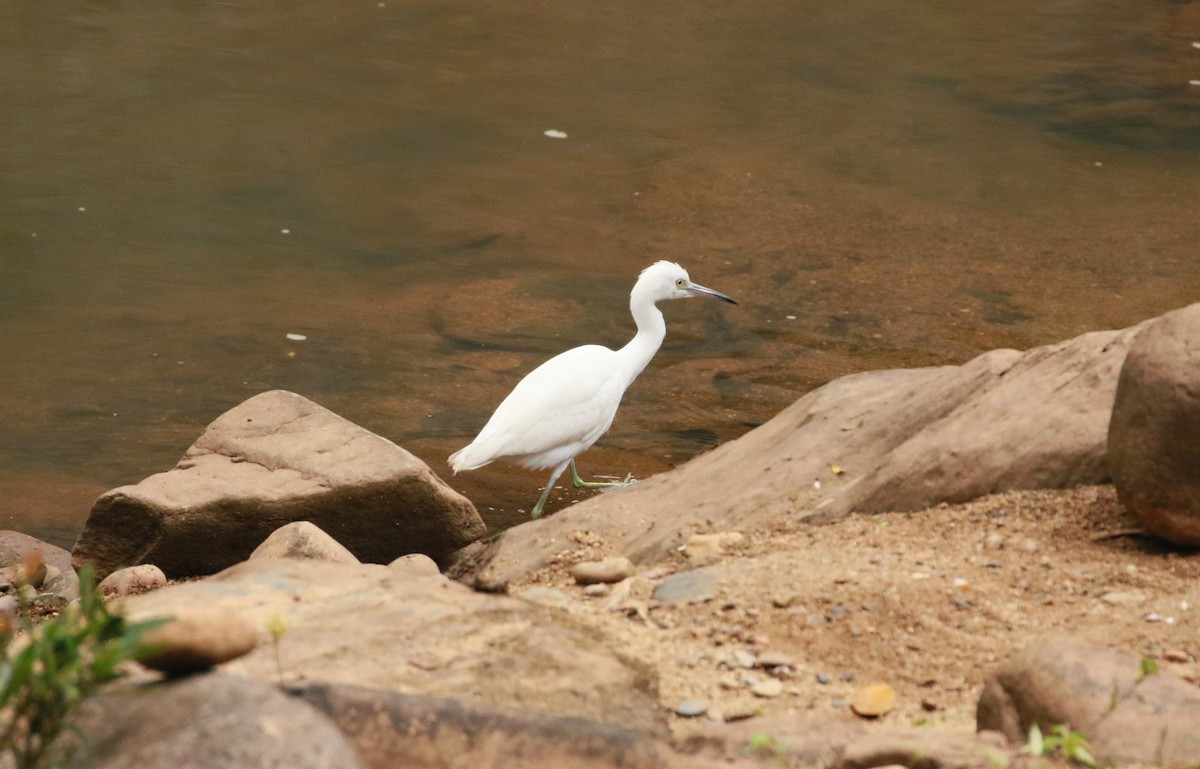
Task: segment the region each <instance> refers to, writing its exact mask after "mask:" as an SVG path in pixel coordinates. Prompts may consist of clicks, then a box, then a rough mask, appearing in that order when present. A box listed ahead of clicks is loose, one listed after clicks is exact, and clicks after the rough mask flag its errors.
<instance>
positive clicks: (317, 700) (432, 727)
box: [293, 684, 731, 769]
mask: <svg viewBox="0 0 1200 769" xmlns="http://www.w3.org/2000/svg"><path fill="white" fill-rule="evenodd" d="M293 693H294V694H296V695H297V696H299V697H302V698H303V699H305V700H306V701H308V702H309V703H311V704H312V705H314V706H315V707H317V708H318V709H319V710H321V711H322V712H324V713H325V714H326V715H328V716H329V718H330V719H332V720H333V722H334V723H336V724H337V725H338V726H339V727H340V728H341V729H342V731H343V732H345V734H346V735H347V736H348V737H349V738H350V741H351V742H352V743H353V744H354V746H355V747H356V748H358V751H359V754H360V755H361V756H362V757H363V760H364V761H365V762H366V763H367V765H368V766H370V767H371V769H393V767H401V766H403V767H422V769H454V768H455V767H466V766H486V767H489V768H490V769H559V768H560V767H567V766H569V767H572V769H618V768H619V769H670V768H671V767H678V769H684V768H685V767H687V769H699V767H707V766H713V767H715V766H721V767H724V768H725V769H729V768H730V766H731V765H730V764H728V763H726V762H725V761H721V762H719V763H718V762H716V761H713V762H711V763H710V762H709V761H707V760H705V759H697V758H696V757H692V756H689V757H686V758H685V757H683V756H679V755H677V754H675V753H674V752H673V751H671V750H670V749H669V748H668V747H667V746H666V745H665V744H664V743H662V742H661V741H659V740H658V739H656V738H654V737H651V736H650V735H647V734H645V733H643V732H639V731H634V730H632V729H626V728H622V727H618V726H611V725H608V724H601V723H597V722H595V721H587V720H584V719H581V718H564V717H562V716H557V715H551V714H547V713H536V712H529V711H521V710H515V709H513V708H501V707H494V706H488V705H480V704H478V703H472V702H464V701H461V700H447V699H441V698H437V697H427V696H421V695H414V694H402V693H398V692H388V691H381V690H379V689H366V688H362V687H357V686H340V685H330V684H321V685H316V686H312V685H310V686H304V687H300V688H298V689H295V690H293Z"/></svg>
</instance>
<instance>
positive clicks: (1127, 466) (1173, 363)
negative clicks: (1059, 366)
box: [1108, 304, 1200, 547]
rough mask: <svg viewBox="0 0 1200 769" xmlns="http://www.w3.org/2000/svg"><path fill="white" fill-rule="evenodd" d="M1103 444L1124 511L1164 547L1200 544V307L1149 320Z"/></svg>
mask: <svg viewBox="0 0 1200 769" xmlns="http://www.w3.org/2000/svg"><path fill="white" fill-rule="evenodd" d="M1108 445H1109V449H1108V462H1109V467H1110V468H1111V470H1112V480H1113V485H1114V486H1116V488H1117V495H1118V496H1119V497H1120V499H1121V502H1122V503H1123V504H1124V505H1125V507H1126V508H1128V510H1129V511H1130V512H1131V513H1133V515H1134V516H1135V517H1137V519H1138V520H1139V521H1140V522H1141V524H1142V525H1143V526H1145V527H1146V528H1147V529H1148V530H1149V531H1151V532H1153V533H1154V534H1156V535H1158V536H1159V537H1162V538H1163V539H1165V540H1167V541H1168V542H1171V543H1173V544H1176V545H1183V546H1186V547H1198V546H1200V472H1197V468H1200V304H1193V305H1191V306H1189V307H1185V308H1183V309H1181V310H1176V311H1174V312H1169V313H1167V314H1166V315H1163V316H1162V317H1160V318H1157V319H1155V320H1154V321H1152V322H1150V323H1149V324H1148V325H1147V326H1146V327H1145V328H1144V329H1142V331H1141V333H1139V334H1138V335H1137V338H1136V339H1135V340H1134V341H1133V344H1132V345H1130V348H1129V354H1128V355H1127V356H1126V357H1125V365H1124V366H1123V367H1122V368H1121V378H1120V382H1119V384H1118V385H1117V395H1116V402H1115V403H1114V404H1113V412H1112V421H1111V423H1110V424H1109V429H1108Z"/></svg>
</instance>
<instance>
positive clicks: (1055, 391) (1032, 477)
mask: <svg viewBox="0 0 1200 769" xmlns="http://www.w3.org/2000/svg"><path fill="white" fill-rule="evenodd" d="M1139 328H1140V327H1138V326H1135V327H1133V328H1130V329H1126V330H1123V331H1107V332H1096V333H1091V334H1084V335H1083V336H1080V337H1077V338H1075V339H1072V340H1070V341H1067V342H1062V343H1059V344H1055V345H1048V346H1045V347H1038V348H1036V349H1033V350H1029V351H1028V352H1024V353H1021V352H1017V351H1015V350H995V351H992V352H989V353H986V354H984V355H981V356H979V357H978V358H976V359H975V360H972V361H970V362H969V363H966V364H964V365H962V366H943V367H937V368H921V369H901V370H892V371H879V372H871V373H866V374H855V375H852V376H847V377H843V378H841V379H837V380H835V381H833V382H830V383H829V384H827V385H825V386H824V387H821V388H819V389H817V390H814V391H813V392H811V393H809V394H807V395H805V396H804V397H803V398H800V399H799V400H798V401H796V402H795V403H793V404H792V405H791V406H789V407H788V408H787V409H785V410H784V411H782V412H781V413H780V414H779V415H777V416H776V417H775V418H773V419H771V420H770V421H769V422H767V423H766V424H764V425H762V426H761V427H758V428H757V429H755V430H752V431H751V432H749V433H747V434H746V435H744V436H742V437H741V438H738V439H737V440H735V441H731V442H729V443H726V444H724V445H722V446H719V447H717V448H716V449H715V450H713V451H712V452H710V453H708V454H704V455H701V456H699V457H696V458H695V459H693V460H691V461H690V462H688V463H687V464H685V465H683V466H681V467H679V468H677V469H676V470H674V471H672V472H669V473H664V474H662V475H658V476H655V477H653V478H649V479H647V480H645V481H642V482H640V483H638V484H636V485H634V486H631V487H629V488H627V489H622V490H618V491H614V492H613V493H610V494H604V495H600V496H596V497H592V498H591V499H588V500H586V501H584V502H581V503H579V504H577V505H573V506H571V507H569V508H567V509H566V510H563V511H561V512H559V513H556V514H554V515H551V516H549V517H547V518H543V519H540V520H538V521H532V522H529V523H525V524H521V525H519V526H516V527H514V528H512V529H509V530H507V531H504V532H502V533H501V534H500V535H499V536H497V537H496V538H494V539H493V540H491V541H489V542H487V543H486V544H485V545H483V546H479V547H475V548H473V549H472V550H471V551H470V552H469V553H468V554H466V555H465V556H464V557H463V559H462V560H461V561H460V562H459V563H458V564H456V566H455V567H454V572H453V573H454V574H455V575H456V576H457V577H459V578H461V579H464V580H465V581H467V582H468V583H470V584H474V585H475V586H476V587H478V588H479V589H482V590H489V591H503V590H504V589H505V588H506V586H507V585H508V584H509V583H510V582H513V581H516V580H518V579H520V578H522V577H524V576H526V575H528V574H530V573H531V572H533V571H536V570H537V569H538V568H540V567H542V566H544V565H546V564H547V563H549V562H550V559H551V558H553V557H554V556H555V555H557V554H558V553H559V552H560V551H561V550H562V549H563V544H562V543H564V542H568V541H570V537H571V535H572V533H573V532H576V531H589V532H592V533H593V534H594V535H596V536H598V537H599V538H601V539H602V540H604V541H605V543H606V544H607V545H608V547H609V548H610V549H611V551H612V552H614V553H616V554H620V555H623V556H625V557H627V558H629V559H630V560H631V561H632V562H633V563H635V564H638V565H642V566H645V565H648V564H651V563H654V562H656V561H658V560H659V559H661V558H663V557H664V556H666V555H667V554H669V553H672V552H674V551H676V550H677V549H678V548H679V547H680V545H683V544H684V543H686V542H687V541H688V537H689V536H690V535H691V534H693V533H696V532H697V531H699V530H712V529H716V530H722V529H729V530H732V529H745V528H755V527H758V526H761V525H763V524H764V523H767V522H769V521H770V520H772V519H774V518H777V517H779V516H787V517H788V518H790V519H793V520H794V519H797V518H802V519H808V520H812V521H814V522H819V521H832V520H836V519H838V518H841V517H843V516H845V515H848V514H849V513H850V512H853V511H859V512H885V511H905V510H920V509H923V508H926V507H930V506H932V505H936V504H938V503H941V502H951V503H953V502H962V501H966V500H970V499H974V498H976V497H979V496H983V495H985V494H989V493H994V492H999V491H1007V490H1013V489H1036V488H1064V487H1069V486H1075V485H1081V484H1094V483H1100V482H1103V481H1104V480H1105V479H1106V478H1107V476H1108V469H1107V466H1106V463H1105V458H1106V450H1107V431H1108V421H1109V415H1110V413H1111V411H1112V404H1113V397H1114V393H1115V390H1116V384H1117V376H1118V372H1119V371H1120V368H1121V364H1122V362H1123V361H1124V358H1125V352H1126V349H1127V347H1128V345H1129V342H1130V340H1131V339H1132V338H1133V337H1134V336H1135V335H1136V333H1137V331H1138V329H1139Z"/></svg>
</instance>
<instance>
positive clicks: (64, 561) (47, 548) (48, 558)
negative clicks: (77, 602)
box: [0, 529, 71, 572]
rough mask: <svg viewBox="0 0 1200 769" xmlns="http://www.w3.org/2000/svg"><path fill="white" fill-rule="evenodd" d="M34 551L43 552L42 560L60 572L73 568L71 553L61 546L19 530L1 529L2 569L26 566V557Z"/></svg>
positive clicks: (0, 557) (0, 553)
mask: <svg viewBox="0 0 1200 769" xmlns="http://www.w3.org/2000/svg"><path fill="white" fill-rule="evenodd" d="M33 552H39V553H41V556H40V557H41V560H42V562H43V563H45V564H46V565H47V566H53V567H54V568H55V569H57V570H58V571H60V572H63V571H70V570H71V554H70V553H68V552H67V551H66V550H63V549H62V548H61V547H57V546H55V545H51V544H50V543H49V542H43V541H42V540H40V539H37V538H36V537H31V536H29V535H28V534H22V533H21V532H19V531H11V530H7V529H6V530H4V531H0V569H4V568H8V567H10V566H24V565H25V562H26V558H28V557H29V556H30V554H32V553H33Z"/></svg>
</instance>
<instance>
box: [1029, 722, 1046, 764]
mask: <svg viewBox="0 0 1200 769" xmlns="http://www.w3.org/2000/svg"><path fill="white" fill-rule="evenodd" d="M1025 752H1026V753H1028V754H1029V755H1031V756H1044V755H1046V742H1045V740H1043V739H1042V730H1041V729H1039V728H1038V725H1037V724H1034V725H1033V726H1030V727H1029V741H1028V742H1027V743H1025Z"/></svg>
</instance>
